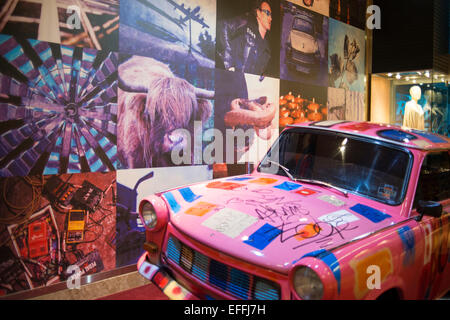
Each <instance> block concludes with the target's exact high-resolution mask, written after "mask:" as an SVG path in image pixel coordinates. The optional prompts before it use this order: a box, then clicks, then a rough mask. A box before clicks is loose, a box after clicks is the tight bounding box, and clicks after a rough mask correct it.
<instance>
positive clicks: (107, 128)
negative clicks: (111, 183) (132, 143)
mask: <svg viewBox="0 0 450 320" xmlns="http://www.w3.org/2000/svg"><path fill="white" fill-rule="evenodd" d="M117 62H118V56H117V54H115V53H107V52H104V51H96V50H94V49H87V48H80V47H68V46H63V45H59V44H53V43H47V42H42V41H38V40H31V39H29V40H25V39H23V38H15V37H12V36H8V35H0V83H1V85H0V102H1V104H0V128H1V129H0V168H1V169H0V176H25V175H39V174H45V175H47V174H62V173H78V172H105V171H112V170H115V167H116V165H117V148H116V123H117Z"/></svg>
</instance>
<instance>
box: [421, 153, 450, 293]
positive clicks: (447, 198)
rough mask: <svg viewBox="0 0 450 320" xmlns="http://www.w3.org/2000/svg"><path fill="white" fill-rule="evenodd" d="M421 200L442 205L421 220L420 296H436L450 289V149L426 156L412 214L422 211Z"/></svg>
mask: <svg viewBox="0 0 450 320" xmlns="http://www.w3.org/2000/svg"><path fill="white" fill-rule="evenodd" d="M420 200H423V201H433V202H439V203H440V204H441V205H442V209H443V210H442V211H443V212H442V214H441V216H440V217H432V216H427V215H423V217H422V219H420V221H419V228H421V229H422V232H421V234H422V235H423V242H424V250H423V268H422V271H421V274H420V275H418V276H419V277H420V278H419V282H420V284H419V297H418V298H423V299H433V298H437V297H439V296H441V295H443V294H445V293H446V292H447V291H448V290H450V264H449V249H450V244H449V241H450V238H449V232H450V224H449V217H450V151H448V150H447V151H440V152H430V153H428V154H427V155H426V157H425V158H424V161H423V163H422V167H421V171H420V176H419V180H418V183H417V188H416V194H415V197H414V204H413V213H412V214H413V215H420V214H419V213H418V212H417V208H418V205H419V201H420ZM420 240H422V239H420Z"/></svg>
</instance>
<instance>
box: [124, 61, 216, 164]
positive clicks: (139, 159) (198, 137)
mask: <svg viewBox="0 0 450 320" xmlns="http://www.w3.org/2000/svg"><path fill="white" fill-rule="evenodd" d="M211 71H213V70H211ZM195 80H196V79H193V82H194V83H195V82H196V81H195ZM212 80H213V79H212ZM200 82H201V81H199V83H200ZM211 82H213V81H211ZM118 96H119V98H118V99H119V102H118V127H117V130H118V142H117V146H118V153H119V160H120V166H119V167H118V169H132V168H154V167H170V166H176V165H194V164H195V165H199V164H202V163H203V160H202V158H203V155H202V152H203V147H204V144H205V143H206V142H205V141H204V140H207V137H204V135H203V132H204V131H205V130H206V129H207V128H210V127H212V126H213V121H214V117H213V101H212V99H213V98H214V91H213V87H212V88H211V87H209V88H204V87H195V86H194V85H192V84H191V83H190V82H188V81H187V80H186V79H184V78H182V77H179V76H178V75H176V74H175V73H174V72H173V71H172V70H171V68H170V65H167V64H164V63H163V62H161V61H158V60H156V59H153V58H149V57H141V56H131V57H130V56H128V55H121V64H120V66H119V90H118Z"/></svg>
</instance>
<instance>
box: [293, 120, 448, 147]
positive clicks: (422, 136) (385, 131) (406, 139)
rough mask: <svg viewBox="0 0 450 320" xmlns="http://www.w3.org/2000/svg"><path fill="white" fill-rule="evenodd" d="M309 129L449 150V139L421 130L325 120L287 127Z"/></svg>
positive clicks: (406, 145)
mask: <svg viewBox="0 0 450 320" xmlns="http://www.w3.org/2000/svg"><path fill="white" fill-rule="evenodd" d="M296 127H297V128H311V129H319V130H324V131H333V132H340V133H347V134H351V135H356V136H360V137H366V138H371V139H375V140H379V141H384V142H389V143H393V144H397V145H401V146H404V147H408V148H413V149H420V150H426V151H430V150H442V149H450V138H449V137H446V136H442V135H438V134H435V133H431V132H428V131H423V130H411V129H408V128H405V127H401V126H397V125H389V124H382V123H374V122H364V121H345V120H325V121H318V122H304V123H300V124H295V125H289V126H287V127H286V129H288V128H296Z"/></svg>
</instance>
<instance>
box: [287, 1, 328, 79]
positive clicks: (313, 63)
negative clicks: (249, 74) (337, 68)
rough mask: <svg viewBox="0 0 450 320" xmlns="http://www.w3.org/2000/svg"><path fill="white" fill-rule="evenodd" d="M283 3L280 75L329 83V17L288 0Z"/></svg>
mask: <svg viewBox="0 0 450 320" xmlns="http://www.w3.org/2000/svg"><path fill="white" fill-rule="evenodd" d="M283 6H284V8H285V10H283V12H282V13H283V14H282V33H281V56H280V78H281V79H283V80H290V81H299V82H303V83H307V84H313V85H317V86H327V84H328V18H327V17H325V16H323V15H320V14H317V13H315V12H311V11H309V10H306V9H304V8H302V7H300V6H297V5H295V4H292V3H291V2H288V1H285V2H284V3H283ZM286 9H287V10H286Z"/></svg>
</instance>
